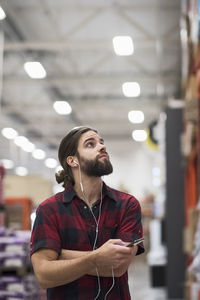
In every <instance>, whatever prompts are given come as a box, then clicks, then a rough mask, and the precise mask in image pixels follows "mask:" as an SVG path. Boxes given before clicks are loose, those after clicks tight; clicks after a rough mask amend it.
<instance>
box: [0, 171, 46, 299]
mask: <svg viewBox="0 0 200 300" xmlns="http://www.w3.org/2000/svg"><path fill="white" fill-rule="evenodd" d="M4 176H5V169H4V167H3V166H2V165H0V300H8V299H9V300H11V299H12V300H42V299H45V297H44V295H43V294H44V291H43V290H41V289H40V288H39V286H38V283H37V281H36V278H35V276H34V275H33V271H32V265H31V261H30V256H29V252H30V251H29V244H30V243H29V241H30V234H31V232H30V230H14V229H11V228H8V227H6V225H7V223H8V222H7V221H8V220H7V219H9V218H8V216H7V212H9V210H8V209H7V207H6V206H7V203H6V201H5V199H4V197H3V179H4ZM24 207H25V206H24ZM25 208H26V207H25ZM27 217H28V218H30V216H27ZM24 220H25V218H24ZM27 226H28V225H27ZM23 227H25V226H23Z"/></svg>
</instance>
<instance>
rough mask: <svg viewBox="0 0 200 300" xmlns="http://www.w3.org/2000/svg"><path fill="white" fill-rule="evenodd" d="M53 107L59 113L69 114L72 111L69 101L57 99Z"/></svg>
mask: <svg viewBox="0 0 200 300" xmlns="http://www.w3.org/2000/svg"><path fill="white" fill-rule="evenodd" d="M53 108H54V109H55V111H56V112H57V113H58V114H59V115H69V114H71V112H72V108H71V105H70V104H69V103H68V102H67V101H55V102H54V104H53Z"/></svg>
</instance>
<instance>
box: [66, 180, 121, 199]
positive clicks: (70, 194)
mask: <svg viewBox="0 0 200 300" xmlns="http://www.w3.org/2000/svg"><path fill="white" fill-rule="evenodd" d="M76 196H77V194H76V192H75V190H74V188H73V185H68V186H67V187H66V189H65V190H64V202H66V203H70V202H71V201H72V199H73V198H74V197H76ZM105 196H107V197H109V198H110V199H112V200H114V201H117V199H116V197H115V195H114V193H113V192H112V189H111V188H110V187H109V186H107V185H106V184H105V182H103V198H104V197H105Z"/></svg>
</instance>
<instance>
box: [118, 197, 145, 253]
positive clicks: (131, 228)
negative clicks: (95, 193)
mask: <svg viewBox="0 0 200 300" xmlns="http://www.w3.org/2000/svg"><path fill="white" fill-rule="evenodd" d="M141 237H143V228H142V217H141V207H140V203H139V201H138V200H137V199H135V198H134V197H131V198H130V200H129V202H128V205H127V207H126V208H125V213H124V215H123V218H122V220H121V223H120V227H119V229H118V232H117V238H119V239H121V240H123V241H124V242H131V241H133V240H135V239H139V238H141ZM143 252H144V244H143V243H141V244H139V245H138V251H137V254H136V255H139V254H141V253H143Z"/></svg>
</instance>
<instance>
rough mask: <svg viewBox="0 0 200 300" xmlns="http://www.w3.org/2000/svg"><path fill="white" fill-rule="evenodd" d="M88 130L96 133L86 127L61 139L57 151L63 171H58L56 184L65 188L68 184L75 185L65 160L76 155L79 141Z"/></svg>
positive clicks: (81, 127)
mask: <svg viewBox="0 0 200 300" xmlns="http://www.w3.org/2000/svg"><path fill="white" fill-rule="evenodd" d="M90 130H92V131H94V132H96V133H97V130H96V129H93V128H90V127H87V126H80V127H75V128H73V129H72V130H71V131H70V132H69V133H68V134H67V135H66V136H65V137H64V138H63V139H62V141H61V143H60V146H59V149H58V158H59V161H60V164H61V166H62V167H63V170H61V171H58V172H57V173H56V174H55V176H56V181H57V182H58V183H61V182H63V187H66V186H67V185H68V184H72V185H74V183H75V182H74V176H73V173H72V170H71V167H70V166H69V165H68V163H67V161H66V159H67V157H68V156H74V155H77V154H78V152H77V149H78V142H79V139H80V137H81V135H82V134H83V133H85V132H87V131H90Z"/></svg>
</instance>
